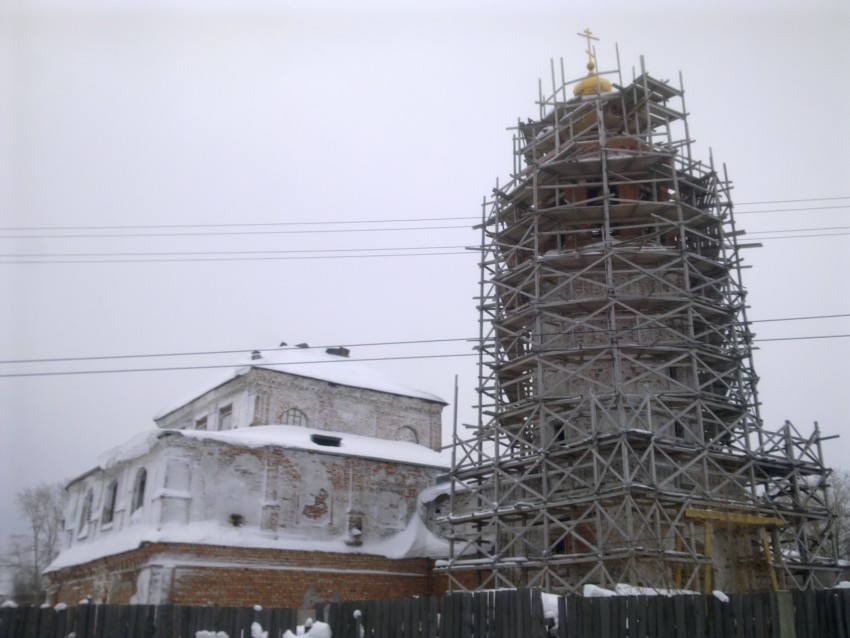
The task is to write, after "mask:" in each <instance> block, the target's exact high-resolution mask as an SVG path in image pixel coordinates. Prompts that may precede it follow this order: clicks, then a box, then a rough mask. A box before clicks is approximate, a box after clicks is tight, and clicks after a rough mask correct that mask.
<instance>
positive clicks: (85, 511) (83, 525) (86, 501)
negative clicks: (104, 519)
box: [77, 490, 94, 534]
mask: <svg viewBox="0 0 850 638" xmlns="http://www.w3.org/2000/svg"><path fill="white" fill-rule="evenodd" d="M93 498H94V493H93V492H92V491H91V490H89V491H88V492H86V495H85V497H84V498H83V507H82V509H81V510H80V524H79V525H78V526H77V528H78V529H79V532H80V533H81V534H82V533H83V532H85V531H86V529H87V528H88V525H89V519H90V518H91V503H92V499H93Z"/></svg>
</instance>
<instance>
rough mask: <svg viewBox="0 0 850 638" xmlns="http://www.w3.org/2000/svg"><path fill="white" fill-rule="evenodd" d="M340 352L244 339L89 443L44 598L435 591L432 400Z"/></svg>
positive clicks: (197, 599)
mask: <svg viewBox="0 0 850 638" xmlns="http://www.w3.org/2000/svg"><path fill="white" fill-rule="evenodd" d="M348 355H349V352H348V350H346V349H345V348H329V349H327V350H326V351H321V350H316V349H312V348H308V347H307V346H306V345H305V346H302V347H295V348H283V349H277V350H274V351H271V352H267V353H262V352H259V351H255V352H253V353H252V354H251V356H250V358H249V359H248V360H246V361H244V362H243V363H242V364H241V365H240V366H238V367H237V368H235V369H234V370H232V371H230V373H229V374H228V375H227V376H226V377H225V378H222V379H219V380H218V381H216V382H213V383H211V384H210V385H209V386H208V387H207V388H206V389H204V390H203V391H201V392H199V393H196V394H195V395H194V396H193V397H192V398H190V399H189V400H187V401H182V402H180V403H179V404H177V405H176V406H174V407H173V408H169V409H167V410H165V411H163V412H162V413H161V414H159V415H158V416H156V417H155V419H154V421H155V423H156V426H157V427H156V428H155V429H152V430H151V431H150V432H146V433H143V434H141V435H139V436H137V437H135V438H133V439H132V440H130V441H129V442H127V443H126V444H124V445H122V446H119V447H118V448H115V449H113V450H110V451H108V452H106V453H105V454H103V455H102V456H101V457H100V462H99V463H98V465H97V466H96V467H94V468H92V469H91V470H90V471H88V472H87V473H85V474H83V475H82V476H80V477H78V478H76V479H74V480H73V481H71V482H70V483H69V484H68V486H67V493H68V500H67V505H66V511H65V525H64V530H63V539H62V540H63V548H64V549H63V551H62V552H61V553H60V555H59V557H58V558H57V559H56V560H55V561H54V563H53V564H52V565H51V566H50V568H49V570H48V573H47V577H48V583H49V585H48V592H49V593H48V595H49V601H50V602H52V603H60V602H62V603H67V604H76V603H77V602H78V601H79V600H81V599H85V598H89V599H91V600H93V601H95V602H100V603H112V604H127V603H130V604H165V603H169V604H184V605H210V604H212V605H231V606H241V605H255V604H260V605H265V606H278V607H294V608H305V609H309V608H312V607H314V606H315V604H317V603H322V602H327V601H331V600H360V599H368V598H386V597H388V596H393V597H407V596H413V595H428V594H431V593H435V591H441V590H440V588H439V583H438V582H436V581H435V580H434V577H433V576H432V573H431V570H432V563H433V559H434V558H438V557H440V556H445V555H447V553H448V547H447V543H446V541H445V540H444V539H442V538H441V537H440V536H439V534H437V533H435V530H436V527H435V525H434V523H433V517H434V515H433V514H429V513H427V512H426V509H427V505H428V502H429V501H432V500H434V499H436V498H438V497H440V495H441V493H442V490H441V489H440V488H438V487H435V486H436V484H437V482H438V479H439V477H440V476H441V475H444V474H445V473H446V472H447V471H448V463H447V458H446V456H444V455H443V454H442V453H441V452H440V450H441V445H442V441H441V425H442V423H441V413H442V409H443V407H444V406H445V405H446V403H445V402H444V401H443V400H442V399H440V398H439V397H437V396H434V395H431V394H428V393H426V392H421V391H418V390H414V389H411V388H408V387H405V386H403V385H401V384H399V383H397V382H396V381H394V380H392V379H389V378H387V377H385V376H383V375H380V374H378V373H377V372H375V371H374V370H371V369H369V368H368V367H366V366H364V365H363V364H360V363H357V362H356V361H353V360H351V359H349V357H348ZM441 498H442V499H444V498H445V495H442V497H441ZM438 580H440V579H438Z"/></svg>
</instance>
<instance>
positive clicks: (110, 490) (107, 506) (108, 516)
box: [100, 481, 118, 525]
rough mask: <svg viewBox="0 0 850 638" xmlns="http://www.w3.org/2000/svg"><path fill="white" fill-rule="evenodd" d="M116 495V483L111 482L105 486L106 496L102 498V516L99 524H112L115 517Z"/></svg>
mask: <svg viewBox="0 0 850 638" xmlns="http://www.w3.org/2000/svg"><path fill="white" fill-rule="evenodd" d="M117 495H118V481H112V482H111V483H110V484H109V485H107V486H106V494H105V495H104V497H103V514H102V515H101V517H100V524H101V525H107V524H109V523H111V522H112V518H113V517H114V516H115V499H116V497H117Z"/></svg>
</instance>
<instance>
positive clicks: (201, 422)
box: [195, 416, 207, 430]
mask: <svg viewBox="0 0 850 638" xmlns="http://www.w3.org/2000/svg"><path fill="white" fill-rule="evenodd" d="M195 429H196V430H206V429H207V417H205V416H202V417H201V418H200V419H198V420H197V421H195Z"/></svg>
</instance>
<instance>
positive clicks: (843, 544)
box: [831, 470, 850, 560]
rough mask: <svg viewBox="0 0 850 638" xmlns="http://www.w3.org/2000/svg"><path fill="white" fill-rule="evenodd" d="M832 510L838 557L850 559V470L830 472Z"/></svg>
mask: <svg viewBox="0 0 850 638" xmlns="http://www.w3.org/2000/svg"><path fill="white" fill-rule="evenodd" d="M831 483H832V494H831V496H832V499H831V503H832V511H833V514H835V535H836V537H837V538H838V557H839V558H842V559H844V560H850V472H848V471H847V470H835V471H834V472H833V473H832V481H831Z"/></svg>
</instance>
